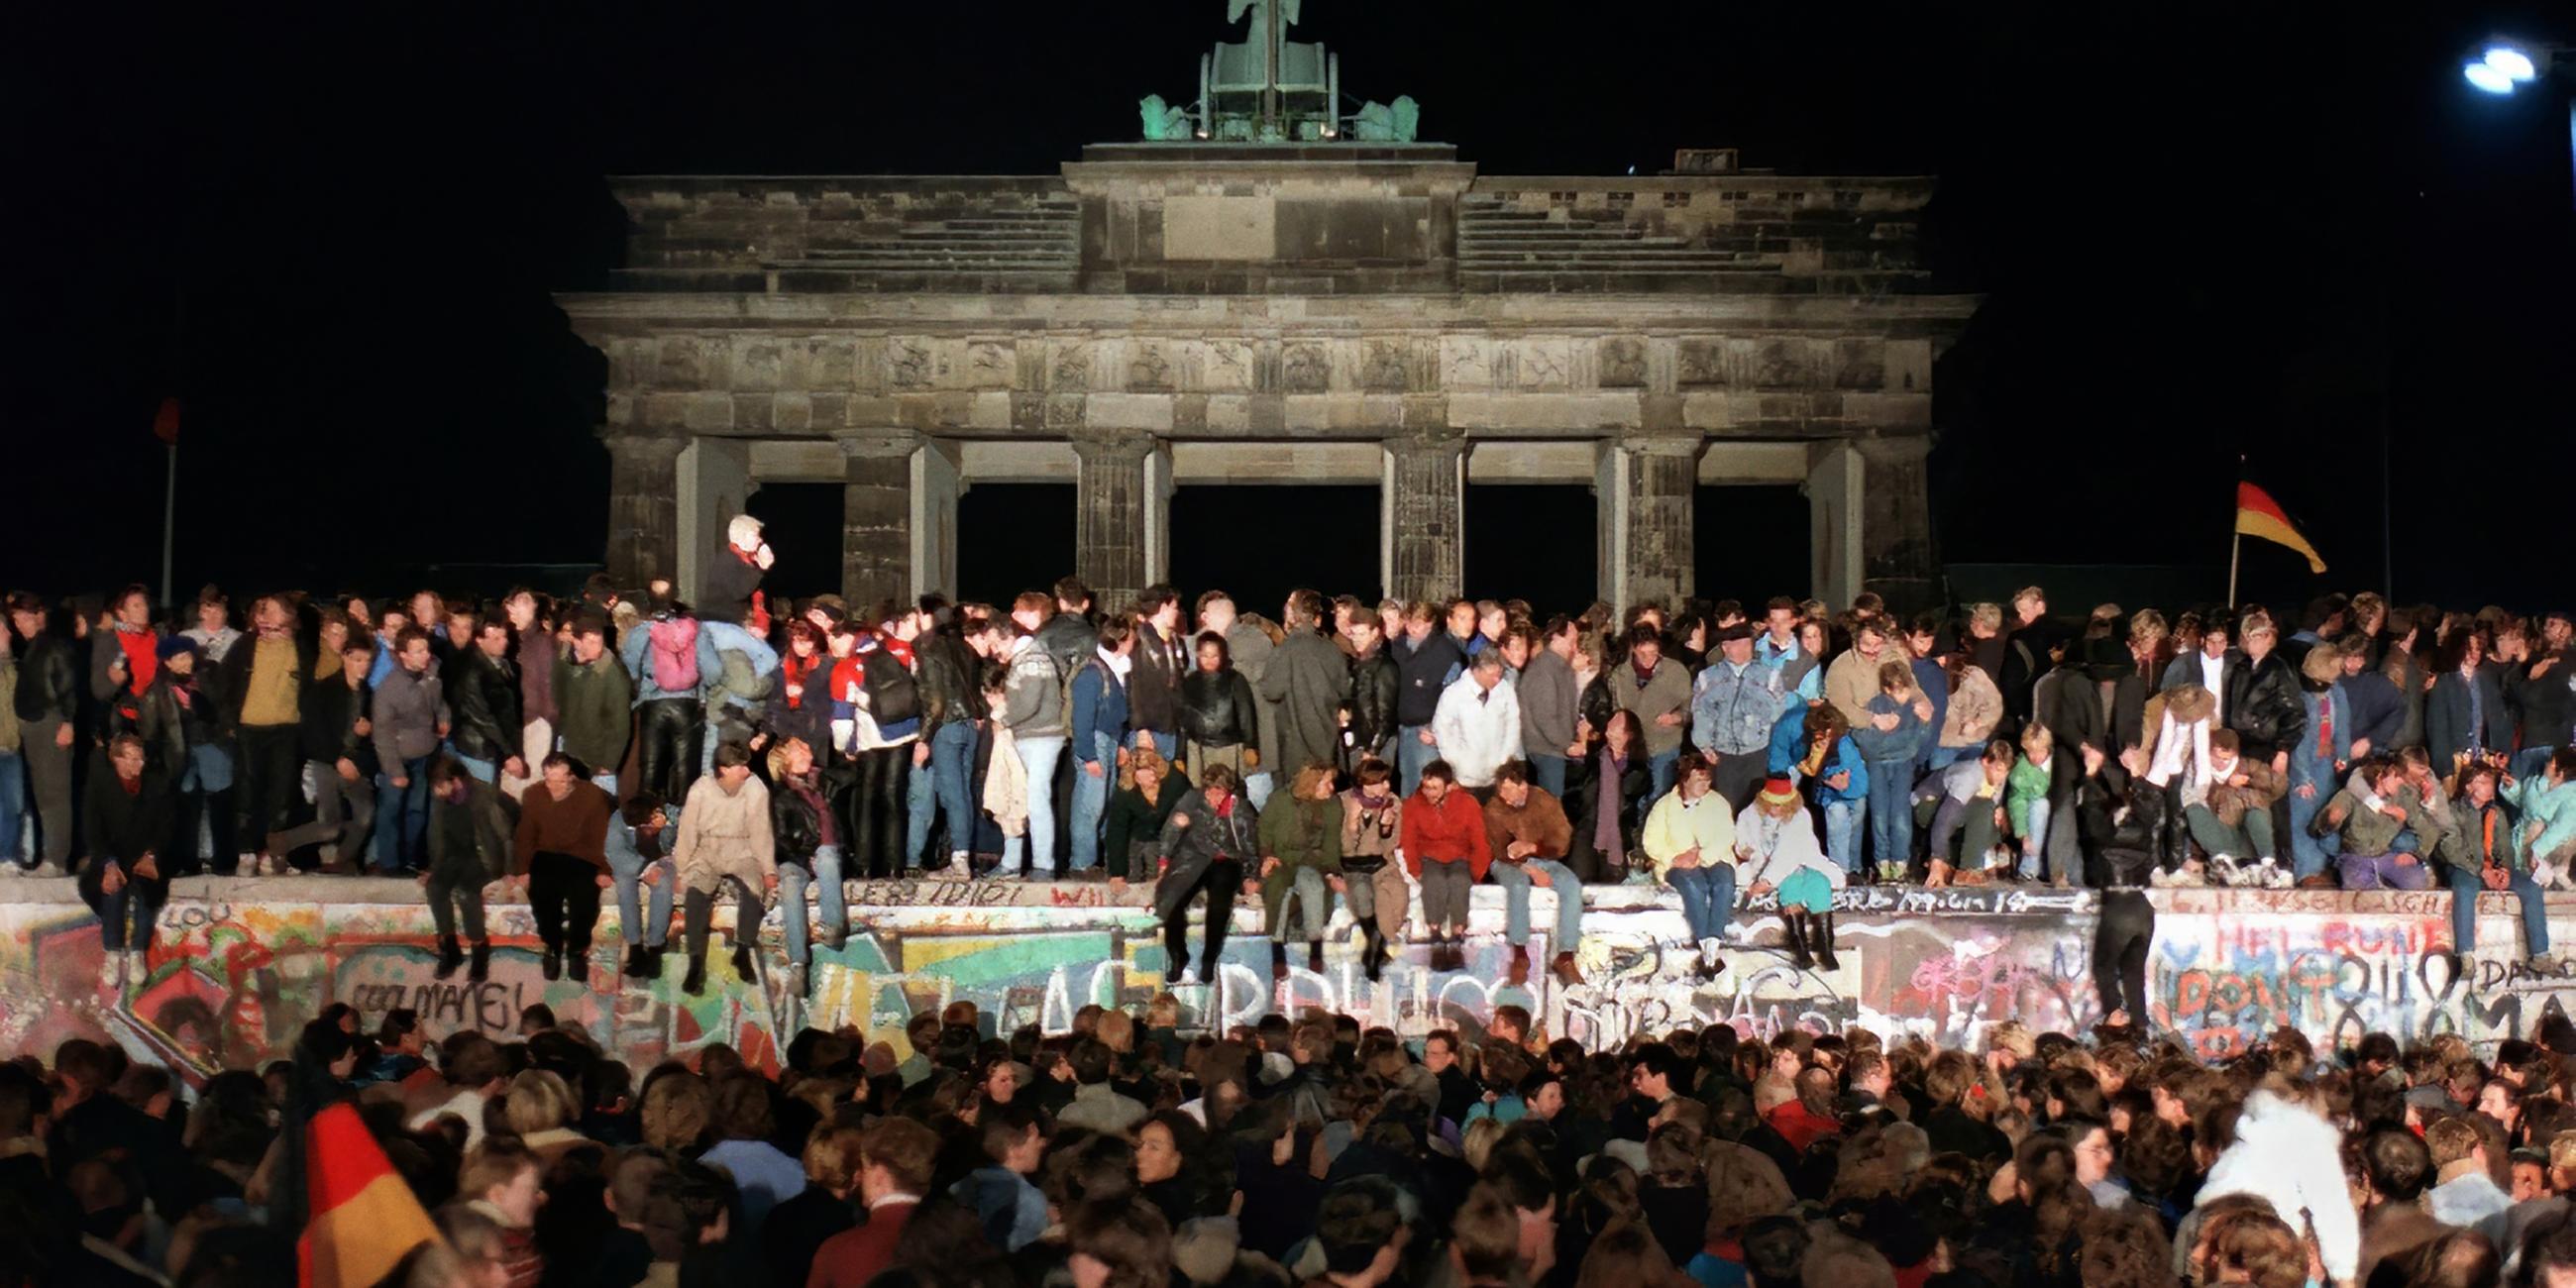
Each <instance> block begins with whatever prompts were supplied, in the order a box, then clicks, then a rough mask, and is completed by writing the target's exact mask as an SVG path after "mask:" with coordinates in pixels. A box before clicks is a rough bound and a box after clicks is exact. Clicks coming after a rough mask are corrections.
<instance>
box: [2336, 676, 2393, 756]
mask: <svg viewBox="0 0 2576 1288" xmlns="http://www.w3.org/2000/svg"><path fill="white" fill-rule="evenodd" d="M2341 683H2342V685H2343V698H2344V705H2346V706H2348V707H2350V708H2351V709H2352V734H2351V741H2353V742H2355V743H2358V742H2360V741H2361V740H2362V739H2364V738H2367V739H2369V740H2370V749H2371V751H2373V752H2375V753H2386V752H2392V751H2395V750H2397V749H2398V748H2399V747H2402V746H2405V745H2406V744H2404V743H2401V742H2399V741H2397V733H2398V728H2399V726H2401V725H2403V724H2404V723H2405V722H2406V700H2405V698H2404V697H2403V696H2401V695H2400V694H2399V693H2398V692H2397V685H2396V684H2395V683H2393V682H2391V681H2390V680H2389V678H2388V677H2387V676H2385V675H2382V674H2380V673H2379V672H2377V671H2367V670H2366V671H2362V672H2360V673H2359V674H2356V675H2347V676H2345V677H2344V678H2343V680H2342V681H2341Z"/></svg>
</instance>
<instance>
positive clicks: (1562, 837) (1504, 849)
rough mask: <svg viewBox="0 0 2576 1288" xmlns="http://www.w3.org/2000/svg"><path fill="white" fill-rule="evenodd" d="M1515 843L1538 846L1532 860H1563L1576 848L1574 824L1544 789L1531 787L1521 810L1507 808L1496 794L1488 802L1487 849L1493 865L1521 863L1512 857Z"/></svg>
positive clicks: (1498, 793)
mask: <svg viewBox="0 0 2576 1288" xmlns="http://www.w3.org/2000/svg"><path fill="white" fill-rule="evenodd" d="M1515 841H1527V842H1529V843H1530V844H1532V845H1535V846H1537V847H1538V852H1537V853H1536V854H1534V855H1532V856H1531V857H1532V858H1540V859H1558V860H1562V859H1564V858H1565V856H1566V852H1567V851H1568V850H1570V849H1571V848H1573V843H1574V824H1573V823H1572V822H1571V821H1569V820H1568V819H1567V818H1566V817H1565V807H1564V806H1563V805H1561V804H1558V803H1557V799H1556V798H1555V797H1554V796H1550V795H1548V794H1547V789H1545V788H1543V787H1537V786H1533V787H1531V788H1530V789H1529V799H1528V800H1526V801H1524V802H1522V804H1521V807H1520V808H1519V809H1513V808H1512V807H1511V806H1509V805H1506V804H1504V803H1503V797H1502V794H1501V793H1500V792H1497V793H1495V794H1494V798H1493V799H1492V800H1489V801H1486V802H1485V848H1486V850H1487V851H1488V852H1489V853H1491V854H1492V855H1493V861H1494V862H1496V863H1515V862H1519V860H1516V859H1513V858H1511V857H1509V856H1510V851H1511V846H1512V843H1513V842H1515Z"/></svg>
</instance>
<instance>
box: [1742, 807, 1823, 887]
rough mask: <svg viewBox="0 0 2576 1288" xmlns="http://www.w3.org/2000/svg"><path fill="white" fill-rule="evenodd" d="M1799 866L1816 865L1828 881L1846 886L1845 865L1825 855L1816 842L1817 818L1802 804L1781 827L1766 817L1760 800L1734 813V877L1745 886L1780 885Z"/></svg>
mask: <svg viewBox="0 0 2576 1288" xmlns="http://www.w3.org/2000/svg"><path fill="white" fill-rule="evenodd" d="M1800 868H1813V869H1815V871H1816V874H1817V875H1818V876H1821V877H1823V878H1824V879H1825V882H1826V884H1828V885H1831V886H1832V887H1833V888H1834V889H1836V890H1840V889H1842V888H1843V865H1841V864H1839V863H1836V862H1834V861H1832V860H1830V859H1827V858H1826V857H1825V850H1824V847H1823V846H1821V845H1818V844H1816V820H1815V819H1814V818H1813V817H1812V816H1810V815H1809V814H1808V813H1807V807H1806V806H1804V805H1800V806H1799V807H1798V812H1797V813H1795V814H1791V815H1790V816H1789V817H1787V818H1785V819H1782V820H1780V824H1779V826H1778V827H1773V826H1771V820H1770V819H1768V818H1766V817H1764V816H1763V813H1762V806H1761V803H1760V802H1755V803H1754V804H1751V805H1747V806H1745V807H1744V811H1743V812H1742V813H1740V814H1737V815H1736V816H1735V877H1736V880H1738V881H1741V882H1743V883H1744V884H1746V885H1751V884H1753V883H1754V882H1756V881H1768V882H1770V883H1771V884H1772V886H1773V887H1775V888H1776V887H1778V886H1779V884H1780V883H1781V882H1783V881H1786V880H1788V879H1789V876H1790V874H1792V873H1794V872H1796V871H1797V870H1798V869H1800Z"/></svg>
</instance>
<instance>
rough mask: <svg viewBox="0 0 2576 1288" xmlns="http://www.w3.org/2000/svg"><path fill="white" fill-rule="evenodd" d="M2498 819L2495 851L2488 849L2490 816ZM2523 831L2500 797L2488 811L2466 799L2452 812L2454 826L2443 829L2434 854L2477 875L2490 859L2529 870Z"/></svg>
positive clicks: (2489, 806) (2512, 812)
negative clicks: (2524, 848)
mask: <svg viewBox="0 0 2576 1288" xmlns="http://www.w3.org/2000/svg"><path fill="white" fill-rule="evenodd" d="M2490 814H2492V815H2493V816H2494V819H2493V822H2494V835H2495V848H2494V849H2493V851H2492V852H2490V851H2489V850H2488V848H2487V844H2486V841H2487V834H2488V826H2487V825H2488V821H2489V820H2488V815H2490ZM2522 839H2523V838H2522V828H2521V826H2520V825H2519V820H2518V819H2517V818H2516V817H2515V815H2514V811H2512V810H2511V809H2508V808H2506V805H2505V801H2504V799H2503V798H2502V797H2501V796H2499V797H2498V798H2496V800H2495V801H2494V802H2492V803H2491V804H2489V805H2488V806H2487V807H2486V809H2484V810H2481V809H2479V808H2478V807H2477V806H2475V805H2472V804H2470V803H2469V802H2467V801H2465V800H2462V801H2457V802H2454V803H2453V804H2452V806H2451V809H2450V825H2449V826H2448V827H2447V828H2445V829H2443V832H2442V841H2441V844H2440V845H2439V846H2438V847H2436V848H2435V850H2434V853H2435V854H2436V856H2438V857H2439V858H2440V859H2441V860H2442V862H2444V863H2447V864H2449V865H2450V866H2452V867H2453V868H2457V869H2459V870H2461V871H2464V872H2468V873H2470V874H2472V875H2474V874H2476V873H2477V872H2478V871H2479V870H2480V869H2482V868H2484V867H2485V866H2486V865H2487V861H2488V860H2489V859H2493V860H2494V861H2495V862H2497V863H2500V864H2502V865H2504V866H2505V867H2507V868H2510V869H2512V870H2514V871H2517V872H2521V871H2528V870H2529V866H2530V865H2529V864H2527V863H2525V862H2524V850H2523V848H2522Z"/></svg>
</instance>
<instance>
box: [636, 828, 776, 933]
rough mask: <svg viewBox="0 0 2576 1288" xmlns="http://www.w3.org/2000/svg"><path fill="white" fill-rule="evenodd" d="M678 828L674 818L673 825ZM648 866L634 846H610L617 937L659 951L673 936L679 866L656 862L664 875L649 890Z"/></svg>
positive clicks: (665, 859)
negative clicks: (673, 898)
mask: <svg viewBox="0 0 2576 1288" xmlns="http://www.w3.org/2000/svg"><path fill="white" fill-rule="evenodd" d="M678 825H679V824H678V820H677V819H676V818H674V819H673V820H672V826H674V827H677V826H678ZM609 826H610V827H612V828H620V827H624V826H625V824H624V823H620V822H611V823H610V824H609ZM646 866H648V865H647V864H646V863H645V862H644V856H643V855H642V854H640V853H637V852H636V849H635V847H634V846H632V845H611V846H609V847H608V875H609V878H610V879H611V880H612V881H614V882H615V883H616V885H617V934H618V937H619V938H622V939H624V940H625V941H626V945H627V947H630V948H632V947H634V946H635V945H637V944H642V945H643V946H645V947H647V948H659V947H661V946H662V943H663V941H664V940H666V939H668V938H670V935H671V891H672V889H673V888H674V887H676V886H678V885H679V884H680V870H679V865H677V864H675V863H673V862H672V861H671V856H670V855H668V854H665V855H663V856H662V857H660V858H658V859H655V860H654V861H653V862H652V863H651V864H650V865H649V866H652V867H656V868H659V869H661V876H659V877H658V878H656V879H655V880H654V882H653V884H652V885H651V886H649V887H648V886H646V885H645V884H644V869H645V868H646ZM779 884H780V885H781V886H782V887H783V886H785V884H786V882H785V881H784V880H781V881H780V883H779ZM647 889H650V890H651V891H652V892H653V893H652V896H651V899H650V901H649V903H648V902H647V900H646V897H645V895H644V893H643V892H644V891H645V890H647ZM647 907H650V908H651V909H652V913H651V915H650V916H647V915H646V914H645V911H644V910H645V908H647Z"/></svg>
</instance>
